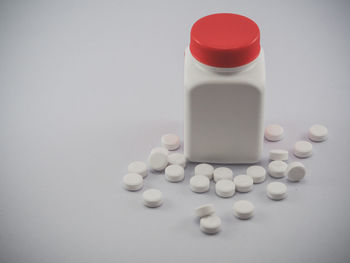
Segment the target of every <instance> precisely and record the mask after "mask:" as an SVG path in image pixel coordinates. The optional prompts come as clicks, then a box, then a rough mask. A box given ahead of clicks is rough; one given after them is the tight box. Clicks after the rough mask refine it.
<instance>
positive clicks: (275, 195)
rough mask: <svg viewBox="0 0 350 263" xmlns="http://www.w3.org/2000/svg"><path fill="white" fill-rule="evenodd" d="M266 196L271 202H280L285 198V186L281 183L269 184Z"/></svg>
mask: <svg viewBox="0 0 350 263" xmlns="http://www.w3.org/2000/svg"><path fill="white" fill-rule="evenodd" d="M266 194H267V196H268V197H269V198H270V199H272V200H276V201H278V200H282V199H284V198H286V197H287V186H286V185H285V184H284V183H281V182H273V183H269V184H268V185H267V187H266Z"/></svg>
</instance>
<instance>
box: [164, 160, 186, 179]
mask: <svg viewBox="0 0 350 263" xmlns="http://www.w3.org/2000/svg"><path fill="white" fill-rule="evenodd" d="M184 178H185V170H184V168H183V167H182V166H180V165H177V164H172V165H169V166H168V167H167V168H166V169H165V179H166V180H168V181H169V182H172V183H177V182H181V181H182V180H183V179H184Z"/></svg>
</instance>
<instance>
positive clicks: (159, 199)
mask: <svg viewBox="0 0 350 263" xmlns="http://www.w3.org/2000/svg"><path fill="white" fill-rule="evenodd" d="M142 198H143V204H144V205H145V206H147V207H151V208H155V207H159V206H161V205H162V204H163V195H162V192H161V191H159V190H158V189H148V190H146V191H144V192H143V194H142Z"/></svg>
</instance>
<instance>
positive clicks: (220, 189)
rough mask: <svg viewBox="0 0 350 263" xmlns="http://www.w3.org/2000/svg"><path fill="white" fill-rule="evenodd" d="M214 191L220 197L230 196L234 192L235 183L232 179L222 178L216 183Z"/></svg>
mask: <svg viewBox="0 0 350 263" xmlns="http://www.w3.org/2000/svg"><path fill="white" fill-rule="evenodd" d="M215 192H216V194H217V195H218V196H220V197H224V198H226V197H231V196H233V195H234V194H235V184H234V183H233V181H232V180H227V179H222V180H220V181H218V182H217V183H216V185H215Z"/></svg>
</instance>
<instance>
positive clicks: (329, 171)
mask: <svg viewBox="0 0 350 263" xmlns="http://www.w3.org/2000/svg"><path fill="white" fill-rule="evenodd" d="M349 11H350V4H349V1H289V2H285V1H267V0H265V1H246V0H245V1H232V0H231V1H220V0H217V1H205V0H203V1H172V2H170V1H139V2H136V1H123V2H122V1H95V2H93V1H80V2H78V1H57V2H49V1H22V2H19V1H7V2H4V1H1V3H0V125H1V126H0V173H1V174H0V262H1V263H22V262H23V263H41V262H50V263H56V262H57V263H62V262H74V263H80V262H349V261H350V250H349V248H350V210H349V208H350V191H349V188H350V174H349V146H350V140H349V134H350V129H349V113H350V112H349V110H350V107H349V99H350V86H349V81H350V79H349V58H350V56H349V55H350V51H349V42H350V37H349V32H350V31H349V26H350V16H349V13H350V12H349ZM215 12H234V13H240V14H243V15H247V16H249V17H251V18H252V19H254V20H255V21H256V22H257V23H258V25H259V26H260V28H261V35H262V39H261V40H262V46H263V47H264V50H265V54H266V63H267V87H266V88H267V92H266V115H265V116H266V123H272V122H273V123H274V122H277V123H280V124H282V125H283V126H284V127H285V131H286V132H285V136H286V137H285V139H284V140H282V141H281V142H277V143H267V142H265V145H264V158H263V160H262V161H261V163H262V164H263V165H266V164H267V159H266V156H267V152H268V150H269V149H271V148H277V147H278V148H286V149H289V150H290V149H291V148H292V146H293V144H294V142H295V141H296V140H299V139H302V138H305V135H306V132H307V129H308V128H309V126H310V125H312V124H314V123H323V124H325V125H326V126H327V127H328V128H329V131H330V138H329V140H328V141H326V142H324V143H314V144H313V145H314V155H313V156H312V157H311V158H309V159H307V160H304V161H303V162H304V164H305V165H306V167H307V171H308V175H307V177H306V178H305V180H304V181H302V182H300V183H296V184H291V183H287V185H288V189H289V196H288V198H287V199H286V200H284V201H282V202H273V201H271V200H268V199H267V198H266V196H265V188H266V184H267V182H269V181H273V180H272V179H271V178H268V179H267V182H265V183H263V184H261V185H256V186H255V187H254V190H253V191H252V192H251V193H248V194H236V195H235V196H234V197H233V198H230V199H220V198H218V197H217V196H215V194H214V185H211V189H210V192H209V193H205V194H201V195H199V194H194V193H192V192H191V191H190V190H189V188H188V181H189V178H190V176H191V175H192V173H193V165H192V164H190V165H189V166H188V168H187V170H186V179H185V181H184V182H182V183H179V184H171V183H168V182H166V181H165V180H164V177H163V176H162V175H161V174H153V173H151V174H150V175H149V176H148V177H147V179H146V181H145V186H144V189H147V188H150V187H155V188H159V189H160V190H161V191H162V192H163V194H164V199H165V201H164V205H163V206H162V207H161V208H159V209H147V208H145V207H143V205H142V203H141V194H142V192H136V193H130V192H127V191H124V190H123V189H122V188H121V187H120V182H121V179H122V176H123V175H124V174H125V173H126V168H127V164H128V163H129V162H131V161H133V160H145V159H146V157H147V154H148V152H149V150H150V149H151V148H152V147H154V146H157V145H159V143H160V136H161V135H162V134H164V133H166V132H174V133H178V134H179V135H180V136H181V138H182V136H183V95H184V92H183V52H184V48H185V46H186V45H187V44H188V42H189V30H190V27H191V25H192V23H193V22H195V20H196V19H198V18H200V17H202V16H204V15H207V14H210V13H215ZM180 151H181V149H180ZM291 159H294V158H293V157H291ZM230 167H231V168H232V169H233V170H234V174H235V175H237V174H239V173H242V172H244V170H245V169H246V167H247V166H246V165H239V166H237V165H236V166H230ZM280 181H282V182H286V181H285V179H281V180H280ZM243 198H244V199H248V200H251V201H253V203H254V204H255V206H256V214H255V216H254V218H253V219H251V220H248V221H239V220H238V219H236V218H234V217H233V214H232V205H233V203H234V201H235V200H239V199H243ZM206 202H211V203H213V204H214V205H215V207H216V210H217V214H218V215H219V216H220V217H221V218H222V223H223V225H222V228H223V229H222V232H221V233H220V234H218V235H216V236H207V235H205V234H203V233H201V232H200V230H199V226H198V220H196V219H195V217H194V214H193V213H194V208H195V207H196V206H198V205H200V204H203V203H206Z"/></svg>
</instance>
